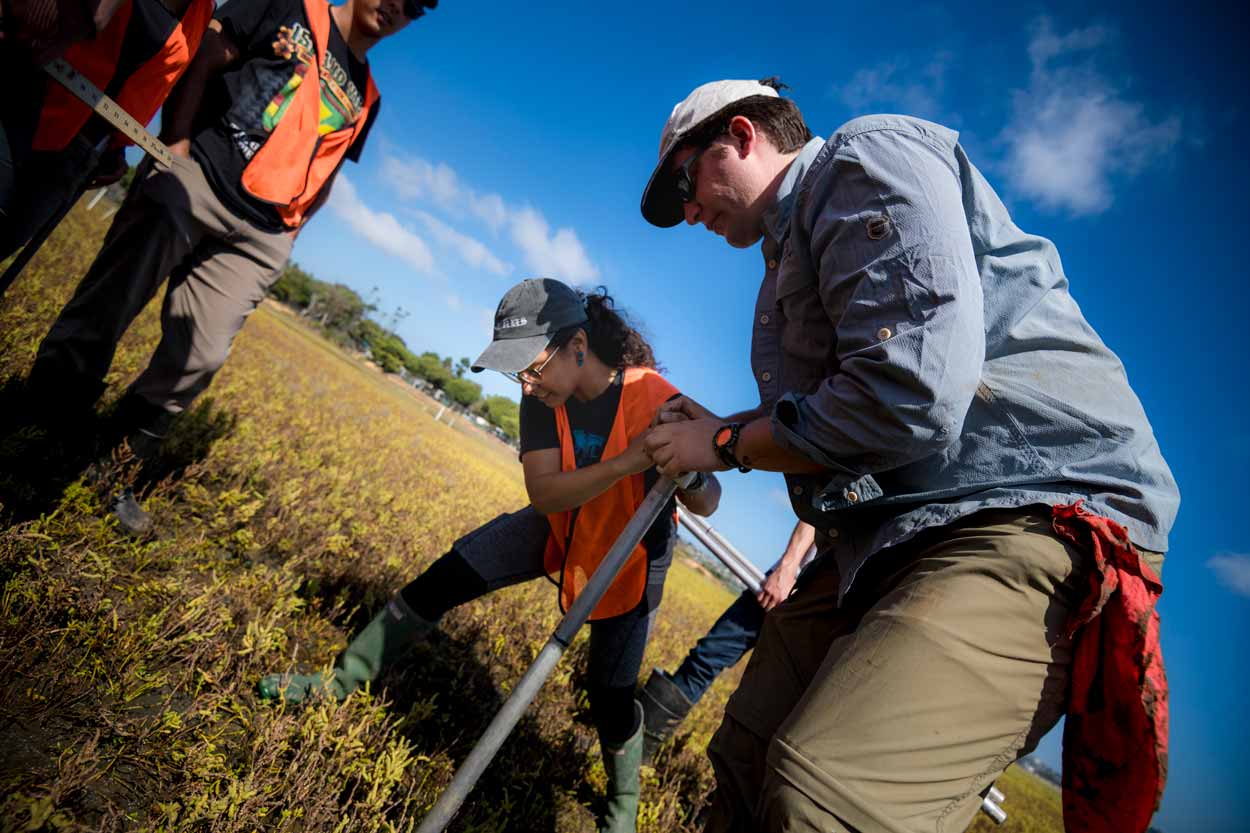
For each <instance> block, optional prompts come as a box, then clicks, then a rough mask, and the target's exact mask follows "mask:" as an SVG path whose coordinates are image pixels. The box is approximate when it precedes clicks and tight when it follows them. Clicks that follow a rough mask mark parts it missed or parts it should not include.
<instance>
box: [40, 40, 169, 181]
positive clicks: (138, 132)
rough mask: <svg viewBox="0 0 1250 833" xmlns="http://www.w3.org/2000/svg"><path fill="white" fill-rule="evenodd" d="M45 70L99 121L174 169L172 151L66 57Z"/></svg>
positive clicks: (50, 64) (46, 66)
mask: <svg viewBox="0 0 1250 833" xmlns="http://www.w3.org/2000/svg"><path fill="white" fill-rule="evenodd" d="M43 71H44V72H46V73H48V75H51V76H52V77H53V78H55V79H56V80H57V81H59V82H60V83H61V84H62V85H63V86H64V87H65V89H67V90H69V91H70V92H71V93H73V94H74V95H75V96H76V97H77V98H79V99H81V100H82V101H83V103H84V104H86V105H87V106H88V107H90V108H91V109H92V110H94V111H95V112H96V113H98V114H99V115H100V118H102V119H104V120H105V121H106V122H108V123H109V124H111V125H113V127H115V128H117V130H118V131H120V132H121V133H122V135H124V136H125V137H126V138H128V139H130V140H131V141H132V142H134V143H135V144H136V145H138V146H139V147H141V148H143V150H144V151H146V152H147V153H148V154H149V155H151V157H152V158H153V159H155V160H156V161H157V162H160V163H161V164H162V165H164V166H165V167H167V168H171V167H173V164H174V155H173V154H172V153H170V152H169V148H168V147H167V146H166V145H165V144H164V143H162V142H161V140H160V139H157V138H156V137H155V136H153V135H152V134H151V133H149V132H148V130H147V128H146V127H144V126H143V125H141V124H139V122H137V121H135V119H134V117H133V116H131V115H130V114H129V113H127V112H126V111H125V110H123V109H122V108H121V106H120V105H118V103H117V102H116V101H114V100H113V99H111V98H109V97H108V96H106V95H105V94H104V93H103V92H102V91H101V90H100V88H99V87H97V86H96V85H95V84H92V83H91V81H90V80H89V79H87V78H86V77H85V76H83V74H82V73H80V72H79V71H78V70H76V69H74V68H73V67H72V66H70V65H69V62H67V61H66V60H65V59H64V58H57V59H56V60H54V61H50V62H49V63H46V64H44V65H43Z"/></svg>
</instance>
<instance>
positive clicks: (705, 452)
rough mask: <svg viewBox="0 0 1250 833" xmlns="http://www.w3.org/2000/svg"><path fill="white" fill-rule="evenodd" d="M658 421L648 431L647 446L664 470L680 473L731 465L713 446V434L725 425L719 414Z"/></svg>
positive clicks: (661, 469)
mask: <svg viewBox="0 0 1250 833" xmlns="http://www.w3.org/2000/svg"><path fill="white" fill-rule="evenodd" d="M683 419H684V421H681V422H669V423H666V424H664V425H656V426H655V427H654V428H652V429H651V430H650V431H648V432H647V434H646V449H647V453H649V454H650V455H651V459H652V460H654V461H655V464H656V466H657V467H658V468H659V470H660V474H662V475H664V476H665V477H676V476H677V475H678V474H681V473H682V472H688V471H702V472H711V471H725V469H726V468H727V467H726V466H725V464H724V463H722V462H721V459H720V457H718V456H717V454H716V449H714V448H713V447H712V437H713V436H714V435H715V434H716V429H717V428H719V427H720V426H721V421H720V419H719V418H717V417H715V416H713V417H712V418H711V419H690V418H689V417H683Z"/></svg>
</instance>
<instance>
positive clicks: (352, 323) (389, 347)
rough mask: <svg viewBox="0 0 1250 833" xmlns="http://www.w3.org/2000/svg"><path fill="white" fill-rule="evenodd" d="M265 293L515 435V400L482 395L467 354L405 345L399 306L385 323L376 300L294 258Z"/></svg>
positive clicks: (345, 342)
mask: <svg viewBox="0 0 1250 833" xmlns="http://www.w3.org/2000/svg"><path fill="white" fill-rule="evenodd" d="M373 294H374V295H376V290H374V293H373ZM269 295H270V296H271V297H272V298H274V299H275V300H277V301H280V302H282V303H284V304H286V305H288V306H290V307H293V308H295V309H296V310H297V311H298V312H299V313H300V314H301V315H302V316H304V317H305V318H307V319H309V320H310V321H312V322H313V323H315V324H317V325H318V326H319V327H320V328H321V329H322V330H323V331H324V332H325V334H326V335H327V336H328V337H329V338H330V339H331V340H332V341H335V342H336V343H338V344H340V345H342V346H344V347H350V348H352V349H355V350H360V351H362V352H364V353H366V354H368V355H369V356H370V357H371V358H372V359H373V361H374V362H376V363H377V365H378V366H379V367H381V368H382V370H383V372H385V373H398V374H401V375H402V374H407V375H410V376H414V377H417V378H419V379H422V380H424V381H425V383H426V384H427V385H429V386H431V387H433V388H435V389H437V390H440V391H442V392H443V393H444V394H446V395H447V396H448V397H449V398H450V399H451V400H452V401H453V402H456V403H457V404H459V405H461V406H462V407H464V408H467V409H469V410H470V411H472V412H473V413H475V414H477V415H479V416H481V417H482V418H483V419H485V420H487V421H488V422H490V423H491V424H492V425H495V426H497V427H498V428H499V429H500V430H501V431H503V432H504V433H505V434H507V435H508V436H509V437H511V438H512V439H516V438H517V437H518V436H519V435H520V412H519V407H518V405H517V403H516V402H513V401H512V400H511V399H509V398H507V397H506V396H486V397H483V396H482V386H481V385H479V384H477V383H476V382H473V381H471V380H469V379H466V378H465V375H464V374H465V372H466V371H467V370H468V369H469V359H468V358H461V359H460V360H459V361H456V362H454V363H453V361H452V359H451V357H450V356H440V355H439V354H438V353H435V352H433V351H430V350H427V351H425V352H423V353H421V354H419V355H418V354H417V353H414V352H413V351H412V350H410V349H409V348H408V345H407V344H405V343H404V340H403V338H401V337H400V336H399V335H398V334H397V333H395V332H394V329H393V328H394V327H395V326H397V325H398V323H399V321H401V320H402V319H403V318H405V317H406V315H407V314H406V313H404V311H403V310H402V309H399V310H396V311H395V312H393V313H391V314H390V316H389V319H390V322H389V323H390V327H386V326H384V325H383V324H381V323H379V322H378V321H377V320H375V319H374V318H373V317H372V316H373V315H374V314H376V313H377V312H378V304H377V302H376V300H373V299H372V298H371V299H368V300H366V299H365V298H362V297H360V294H359V293H357V292H356V291H355V290H353V289H351V288H350V287H347V286H344V285H343V284H341V283H326V282H325V281H321V280H318V279H317V278H315V277H313V276H312V275H311V274H309V273H308V272H307V271H305V270H304V269H302V268H300V266H299V264H298V263H295V262H294V261H291V262H289V263H287V265H286V266H285V267H284V268H283V270H282V274H281V276H279V278H278V280H277V281H275V282H274V284H273V286H271V287H270V288H269Z"/></svg>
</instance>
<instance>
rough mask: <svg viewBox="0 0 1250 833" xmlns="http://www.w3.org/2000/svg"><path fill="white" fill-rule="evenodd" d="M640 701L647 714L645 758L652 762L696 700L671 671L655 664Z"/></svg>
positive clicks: (644, 728)
mask: <svg viewBox="0 0 1250 833" xmlns="http://www.w3.org/2000/svg"><path fill="white" fill-rule="evenodd" d="M638 704H639V705H640V706H642V714H643V718H642V722H643V733H644V740H643V745H642V760H643V763H648V764H649V763H651V758H652V756H654V755H655V750H657V749H659V748H660V746H661V745H663V744H664V742H665V741H667V740H668V739H669V738H671V737H672V736H673V732H675V731H677V727H678V726H680V725H681V722H682V721H683V720H685V719H686V715H688V714H689V713H690V709H691V708H693V707H694V703H692V702H690V700H689V699H687V697H686V695H685V694H683V693H682V691H681V689H680V688H678V687H677V684H676V683H674V682H673V678H672V677H670V676H669V675H668V672H667V671H664V670H663V669H660V668H653V669H652V670H651V676H650V677H649V678H648V679H647V684H646V685H644V686H643V687H642V691H640V692H638Z"/></svg>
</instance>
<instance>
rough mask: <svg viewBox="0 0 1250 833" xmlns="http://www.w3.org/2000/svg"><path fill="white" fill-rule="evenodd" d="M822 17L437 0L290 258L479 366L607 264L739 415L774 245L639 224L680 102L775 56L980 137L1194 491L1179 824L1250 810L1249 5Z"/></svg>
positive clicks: (738, 536)
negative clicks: (517, 294) (496, 336)
mask: <svg viewBox="0 0 1250 833" xmlns="http://www.w3.org/2000/svg"><path fill="white" fill-rule="evenodd" d="M813 7H815V4H797V3H790V2H773V3H770V4H767V5H766V6H761V4H747V3H741V4H734V3H723V4H721V5H719V6H716V7H712V6H709V5H706V4H699V6H697V7H693V6H692V7H690V8H689V10H687V7H685V6H683V5H680V4H676V5H675V4H667V3H664V4H661V3H647V2H635V3H631V4H627V5H625V6H616V5H614V4H613V5H608V4H586V3H561V2H549V3H543V4H519V3H485V2H479V3H470V2H460V0H443V2H442V3H441V4H440V7H439V8H438V9H437V10H436V11H434V12H432V13H431V14H430V15H429V16H427V17H426V18H425V19H423V20H421V21H419V22H418V23H416V24H415V25H413V26H411V27H410V28H409V29H407V30H406V31H404V32H403V33H402V34H400V35H399V36H398V37H397V38H396V39H395V40H394V41H390V42H384V43H383V44H381V45H380V46H378V47H377V49H376V50H375V52H374V53H373V56H372V58H371V60H372V64H373V67H374V72H375V76H376V78H377V81H378V85H379V87H380V89H381V90H382V95H383V106H382V111H381V114H380V118H379V119H378V122H377V124H376V127H375V130H374V133H373V135H372V136H371V137H370V140H369V147H368V148H367V149H366V152H365V156H364V159H363V161H362V164H360V165H355V166H350V165H349V166H347V168H346V169H345V176H343V177H341V179H340V182H339V183H338V185H337V186H336V189H335V193H334V196H333V197H332V199H331V202H330V204H329V205H328V207H327V208H326V209H325V210H324V211H323V212H322V214H321V215H319V216H318V217H317V218H315V219H314V220H313V221H312V223H311V224H310V225H309V226H308V227H307V229H306V230H305V231H304V233H303V234H302V235H301V237H300V239H299V241H298V243H297V245H296V249H295V258H296V259H297V260H299V261H300V263H301V264H303V265H304V266H306V267H307V268H309V269H310V270H311V271H312V272H313V273H314V274H316V275H317V276H318V277H320V278H323V279H328V280H337V281H342V282H344V283H346V284H348V285H350V286H353V287H355V288H357V289H358V290H360V291H361V292H362V293H363V294H367V293H369V291H370V290H371V288H373V287H375V286H376V287H377V288H378V292H379V295H380V298H381V299H382V306H383V308H384V309H385V310H386V311H388V312H389V311H391V310H394V309H395V308H399V307H402V309H403V310H405V311H407V312H408V313H409V315H408V317H407V318H404V319H403V320H402V322H401V324H400V326H399V331H400V333H401V334H402V335H403V336H404V337H405V339H406V340H407V342H408V343H409V345H410V346H411V347H413V348H415V349H417V350H418V351H420V350H423V349H433V350H436V351H438V352H439V353H442V354H450V355H452V356H453V357H457V358H458V357H460V356H469V357H473V356H475V355H476V354H477V352H478V351H480V350H481V348H482V347H483V346H484V345H485V344H486V342H487V341H488V339H489V335H490V317H491V314H492V312H493V309H494V307H495V304H496V303H497V302H498V299H499V297H500V295H501V294H502V293H503V292H504V290H506V289H507V287H508V286H510V285H511V284H512V283H514V282H515V281H517V280H520V279H521V278H523V277H529V276H533V275H545V276H551V277H557V278H561V279H564V280H566V281H569V282H571V283H576V284H582V285H592V284H597V283H603V284H606V285H607V286H608V287H609V288H610V289H611V290H612V292H613V294H614V295H615V296H616V298H617V300H618V302H619V303H620V304H621V305H622V306H623V307H625V308H626V309H628V310H629V311H631V312H632V313H634V314H635V315H636V316H637V317H638V319H640V321H641V322H642V323H643V324H644V329H645V331H646V332H647V333H648V334H649V336H650V337H651V339H652V341H653V343H654V345H655V347H656V351H657V354H658V355H659V356H660V358H661V360H662V361H663V362H664V363H665V364H666V365H667V367H668V369H669V374H668V375H669V377H670V378H671V379H672V380H673V381H674V382H675V383H676V384H677V385H679V386H680V387H681V388H683V389H684V390H685V391H686V392H687V393H689V394H691V395H692V396H694V397H695V398H697V399H699V400H701V401H702V402H704V403H705V404H706V405H708V406H709V407H711V408H713V409H714V410H717V411H720V412H728V411H731V410H736V409H739V408H743V407H747V406H750V405H752V404H753V403H754V402H755V401H756V391H755V387H754V384H753V382H752V380H751V376H750V372H749V367H748V364H747V358H748V349H749V333H750V318H751V309H752V304H753V302H754V297H755V292H756V289H757V288H758V285H759V280H760V277H761V275H762V265H761V259H760V256H759V254H758V252H757V251H755V250H748V251H738V250H732V249H729V248H728V247H727V246H725V245H724V244H723V243H722V241H721V240H720V239H719V238H715V237H713V236H712V235H710V234H708V233H707V232H706V231H704V230H703V229H702V228H694V229H690V228H684V227H683V228H678V229H672V230H659V229H655V228H652V227H650V226H648V225H647V224H646V223H645V222H644V221H643V220H642V219H641V217H640V216H639V213H638V201H639V196H640V193H641V188H642V185H643V184H644V183H645V181H646V179H647V176H648V175H649V173H650V170H651V166H652V164H653V163H654V159H655V153H656V149H657V144H658V139H659V131H660V128H661V126H662V124H663V121H664V119H665V118H666V116H667V114H668V112H669V110H670V109H671V107H672V106H673V104H675V103H676V102H677V101H678V100H679V99H680V98H682V97H683V96H684V95H685V94H686V93H687V92H688V91H689V90H690V89H691V88H693V87H694V86H695V85H697V84H700V83H702V82H705V81H709V80H714V79H716V78H724V77H732V78H758V77H763V76H766V75H774V74H775V75H780V76H781V78H782V79H783V80H784V81H786V82H787V83H789V84H790V85H791V87H792V90H791V91H790V95H792V96H793V97H794V98H795V100H796V101H797V102H798V103H799V105H800V107H801V108H802V109H803V111H804V113H805V115H806V117H807V121H808V123H809V125H810V126H811V127H812V129H813V131H814V132H816V133H818V134H820V135H823V136H828V135H829V134H830V133H831V132H832V131H833V130H834V129H835V128H836V127H837V125H839V124H841V123H842V122H844V121H846V120H847V119H849V118H851V117H853V116H856V115H861V114H864V113H869V112H905V113H910V114H913V115H918V116H922V117H926V118H931V119H934V120H937V121H941V122H943V123H945V124H948V125H950V126H952V127H954V128H956V129H958V130H959V131H961V141H962V142H963V143H964V146H965V147H966V148H967V150H968V152H969V153H970V155H971V156H972V158H973V161H974V162H975V163H976V164H977V165H978V166H979V167H980V168H981V169H982V171H983V172H984V173H985V174H986V176H987V177H988V178H989V179H990V181H991V182H992V183H994V185H995V187H996V188H998V190H999V192H1000V194H1001V195H1002V196H1003V198H1004V200H1005V201H1006V202H1007V204H1008V206H1009V207H1010V208H1011V210H1012V212H1013V216H1014V218H1015V220H1016V222H1017V223H1018V224H1019V225H1020V226H1021V227H1022V228H1024V229H1025V230H1027V231H1030V232H1033V233H1037V234H1042V235H1045V236H1047V237H1050V238H1051V239H1053V240H1054V241H1055V242H1056V244H1057V245H1058V247H1059V251H1060V253H1061V255H1062V257H1063V262H1064V267H1065V270H1066V272H1067V274H1068V277H1069V279H1070V280H1071V283H1072V291H1073V294H1074V295H1075V297H1076V299H1077V301H1078V302H1079V303H1080V304H1081V306H1082V308H1083V310H1084V312H1085V314H1086V316H1087V317H1088V319H1089V320H1090V321H1091V323H1092V324H1093V325H1094V327H1095V328H1096V329H1097V330H1098V332H1099V333H1100V334H1101V335H1102V337H1103V339H1104V340H1105V341H1106V342H1107V343H1108V344H1109V345H1110V346H1111V347H1112V349H1114V350H1115V351H1116V352H1117V353H1118V354H1119V355H1120V357H1121V358H1122V359H1123V361H1124V364H1125V366H1126V367H1127V370H1128V374H1129V379H1130V381H1131V382H1132V384H1133V386H1134V388H1135V389H1136V391H1137V392H1138V394H1139V396H1140V397H1141V399H1142V400H1143V402H1144V404H1145V406H1146V410H1147V413H1148V414H1149V415H1150V418H1151V421H1152V423H1153V425H1154V428H1155V431H1156V434H1157V436H1158V438H1159V442H1160V445H1161V446H1162V448H1163V451H1164V454H1165V456H1166V457H1167V459H1168V461H1169V463H1170V464H1171V465H1172V467H1173V470H1174V472H1175V474H1176V476H1177V479H1178V480H1179V482H1180V485H1181V489H1182V506H1181V511H1180V518H1179V520H1178V522H1177V525H1176V527H1175V528H1174V530H1173V533H1172V539H1171V551H1170V553H1169V557H1168V561H1167V564H1166V566H1165V569H1164V583H1165V585H1166V591H1165V594H1164V597H1163V602H1162V614H1163V640H1164V650H1165V654H1166V659H1167V665H1168V672H1169V677H1170V679H1171V690H1172V746H1171V750H1172V756H1171V781H1170V785H1169V789H1168V793H1167V795H1166V798H1165V801H1164V805H1163V809H1162V811H1161V813H1160V815H1159V816H1158V818H1157V823H1158V824H1159V825H1160V826H1161V827H1162V828H1163V829H1164V830H1166V831H1187V830H1205V831H1217V830H1219V831H1223V830H1246V829H1250V822H1247V821H1246V820H1245V819H1246V817H1247V811H1248V810H1250V800H1248V799H1247V794H1248V792H1250V791H1248V790H1247V789H1246V787H1245V784H1244V783H1243V782H1244V779H1245V773H1246V767H1245V764H1246V763H1247V760H1248V757H1250V756H1247V754H1246V751H1245V750H1246V749H1247V746H1248V744H1250V730H1248V727H1250V720H1248V719H1247V717H1246V714H1245V705H1244V704H1245V702H1246V699H1247V697H1246V692H1247V691H1250V674H1248V673H1247V670H1246V663H1245V662H1244V659H1245V657H1246V656H1247V651H1246V649H1245V647H1244V645H1245V642H1246V633H1247V630H1248V628H1250V511H1247V510H1246V507H1245V506H1244V503H1243V501H1244V497H1245V494H1246V491H1247V490H1246V485H1247V478H1246V475H1245V473H1244V472H1245V470H1246V468H1247V466H1248V465H1250V426H1247V424H1246V420H1245V414H1246V413H1247V411H1248V410H1250V396H1248V395H1247V387H1248V386H1247V382H1246V371H1247V367H1246V365H1247V361H1246V356H1247V350H1246V347H1245V340H1244V339H1245V335H1244V331H1245V326H1244V320H1245V308H1246V301H1247V292H1246V289H1245V274H1244V271H1245V269H1244V266H1243V259H1242V258H1241V257H1240V256H1239V255H1238V254H1237V252H1238V251H1239V245H1242V244H1237V243H1236V241H1237V240H1242V241H1243V244H1244V241H1245V239H1246V227H1247V223H1246V219H1245V207H1244V202H1243V199H1244V195H1245V194H1246V193H1247V192H1248V191H1250V176H1248V170H1247V168H1248V165H1247V161H1246V155H1245V149H1244V136H1245V135H1246V132H1247V126H1248V125H1247V120H1248V119H1247V108H1246V97H1245V94H1244V84H1245V79H1246V77H1247V69H1248V67H1247V58H1246V57H1245V55H1246V53H1245V49H1244V43H1245V38H1246V34H1247V32H1246V29H1245V27H1244V24H1238V23H1236V22H1235V21H1234V20H1233V19H1232V15H1227V16H1226V15H1223V14H1221V13H1220V10H1219V9H1218V8H1216V7H1212V8H1209V9H1208V10H1207V11H1205V12H1203V11H1201V10H1195V9H1189V10H1187V11H1183V12H1181V13H1179V14H1178V13H1177V9H1176V8H1175V7H1171V6H1169V7H1164V6H1157V7H1156V8H1154V9H1151V8H1146V7H1143V6H1142V5H1140V4H1135V5H1131V6H1130V5H1127V4H1124V5H1120V6H1117V7H1114V8H1107V9H1105V10H1103V11H1099V12H1093V11H1091V10H1090V6H1089V4H1087V3H1058V4H1056V3H1051V4H1047V5H1046V6H1045V7H1044V8H1043V7H1042V6H1040V5H1038V6H1032V7H1022V8H1021V10H1020V11H1008V10H1006V9H1005V8H1004V7H1003V6H1002V5H1001V4H997V3H995V4H990V3H982V4H968V5H965V6H959V7H956V6H932V5H915V6H909V5H906V4H888V5H883V4H843V5H840V6H835V5H833V4H824V5H823V6H819V7H818V8H819V10H817V11H813ZM761 9H767V15H766V16H761V14H760V11H761ZM385 317H386V316H385V315H383V316H382V318H385ZM475 378H477V380H478V381H481V382H482V383H483V384H484V386H485V387H486V389H487V391H488V392H490V393H502V394H505V395H510V396H514V397H515V396H516V395H517V393H518V391H517V389H516V388H515V387H513V386H512V385H511V383H509V382H507V381H505V380H503V379H501V378H499V377H491V376H490V375H489V374H483V375H482V376H479V377H475ZM725 482H726V493H725V498H724V501H723V502H722V510H721V512H720V513H718V514H717V516H715V517H714V518H713V522H714V524H715V525H717V526H718V527H719V528H721V529H722V530H723V531H724V532H725V533H726V534H727V535H728V536H729V537H730V538H731V539H732V540H733V541H735V542H736V543H737V544H738V546H739V548H741V549H743V550H744V551H745V552H747V553H748V554H750V556H751V557H752V558H753V559H754V560H755V561H757V562H758V563H759V564H760V565H762V566H766V565H767V564H769V563H771V562H772V560H773V559H774V558H775V557H776V555H777V554H778V553H779V551H780V549H781V547H782V546H783V544H784V542H785V538H786V534H787V533H788V531H789V529H790V526H791V524H792V520H791V516H790V513H789V509H788V506H787V505H786V503H785V500H784V497H783V492H782V489H781V480H780V477H779V476H778V475H770V474H760V473H755V474H751V475H749V476H746V477H743V476H737V475H732V476H730V475H727V476H726V477H725ZM1238 483H1240V484H1242V485H1241V486H1238V485H1237V484H1238ZM1238 646H1243V647H1238ZM1239 657H1240V658H1242V659H1240V660H1239V659H1238V658H1239ZM1058 750H1059V741H1058V738H1057V737H1056V736H1055V735H1054V734H1053V733H1052V736H1051V737H1050V738H1048V739H1047V741H1046V742H1045V743H1044V744H1043V749H1042V754H1043V757H1044V758H1046V759H1047V760H1048V761H1049V762H1051V763H1052V764H1056V763H1057V762H1058V754H1059V752H1058ZM1008 802H1010V798H1009V799H1008ZM1008 809H1010V807H1009V805H1008Z"/></svg>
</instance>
